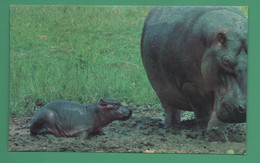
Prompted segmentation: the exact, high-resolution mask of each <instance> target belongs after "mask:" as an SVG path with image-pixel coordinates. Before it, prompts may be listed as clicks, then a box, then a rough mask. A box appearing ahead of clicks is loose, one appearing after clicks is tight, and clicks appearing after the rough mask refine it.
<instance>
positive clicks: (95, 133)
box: [89, 130, 106, 136]
mask: <svg viewBox="0 0 260 163" xmlns="http://www.w3.org/2000/svg"><path fill="white" fill-rule="evenodd" d="M95 135H106V134H105V133H104V132H103V131H101V130H99V131H94V132H92V133H91V136H95ZM89 136H90V135H89Z"/></svg>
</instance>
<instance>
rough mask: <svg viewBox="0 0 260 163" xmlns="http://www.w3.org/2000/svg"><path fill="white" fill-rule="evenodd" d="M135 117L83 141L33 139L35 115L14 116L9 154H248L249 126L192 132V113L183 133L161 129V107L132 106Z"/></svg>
mask: <svg viewBox="0 0 260 163" xmlns="http://www.w3.org/2000/svg"><path fill="white" fill-rule="evenodd" d="M131 108H132V110H133V115H132V117H131V118H130V119H129V120H127V121H114V122H112V123H111V124H109V125H108V126H107V127H105V128H103V131H104V133H105V135H96V136H92V137H91V138H89V139H87V140H84V141H81V140H76V139H75V138H56V137H52V138H49V137H44V136H37V137H31V136H30V132H29V126H30V122H31V120H32V117H33V116H34V114H35V113H36V112H30V113H27V114H26V116H21V117H16V116H11V117H10V120H9V151H51V152H54V151H59V152H124V153H125V152H131V153H203V154H245V152H246V143H245V142H246V124H244V123H243V124H228V125H227V127H226V128H225V129H224V130H222V131H221V132H220V131H219V130H218V129H214V130H211V131H210V132H207V133H205V132H203V131H193V128H194V125H195V121H194V120H193V114H192V113H191V112H182V122H181V127H180V130H179V131H177V130H174V129H171V128H170V129H169V128H168V129H165V128H160V127H158V125H157V123H158V122H159V121H160V120H162V119H163V110H162V109H161V108H160V107H159V106H158V107H154V106H132V107H131Z"/></svg>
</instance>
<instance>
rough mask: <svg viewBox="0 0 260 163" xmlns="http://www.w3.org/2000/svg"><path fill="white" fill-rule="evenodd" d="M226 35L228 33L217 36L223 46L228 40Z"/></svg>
mask: <svg viewBox="0 0 260 163" xmlns="http://www.w3.org/2000/svg"><path fill="white" fill-rule="evenodd" d="M226 33H227V32H220V33H218V34H217V41H218V42H219V43H220V44H221V45H223V44H225V42H226V40H227V38H226Z"/></svg>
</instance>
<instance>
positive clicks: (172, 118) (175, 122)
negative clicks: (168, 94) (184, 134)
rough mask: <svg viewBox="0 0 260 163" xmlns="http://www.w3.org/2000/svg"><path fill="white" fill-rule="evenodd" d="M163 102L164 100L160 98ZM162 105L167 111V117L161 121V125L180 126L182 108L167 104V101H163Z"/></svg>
mask: <svg viewBox="0 0 260 163" xmlns="http://www.w3.org/2000/svg"><path fill="white" fill-rule="evenodd" d="M160 101H161V102H162V100H160ZM162 106H163V108H164V111H165V119H164V121H162V122H159V126H163V127H174V128H178V127H179V122H180V120H181V118H180V110H179V109H175V108H172V107H171V106H170V105H167V103H165V102H162Z"/></svg>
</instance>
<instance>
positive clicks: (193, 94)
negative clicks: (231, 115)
mask: <svg viewBox="0 0 260 163" xmlns="http://www.w3.org/2000/svg"><path fill="white" fill-rule="evenodd" d="M182 90H183V93H184V94H185V95H186V98H187V99H188V102H189V103H190V105H191V107H192V110H193V111H194V114H195V118H196V128H197V129H206V128H207V125H208V122H209V120H210V117H211V114H212V110H211V108H212V107H211V106H212V105H211V104H210V102H209V101H208V100H205V97H202V96H201V95H200V93H199V91H198V89H197V88H196V87H195V86H194V85H193V84H192V83H185V84H184V85H183V87H182Z"/></svg>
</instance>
